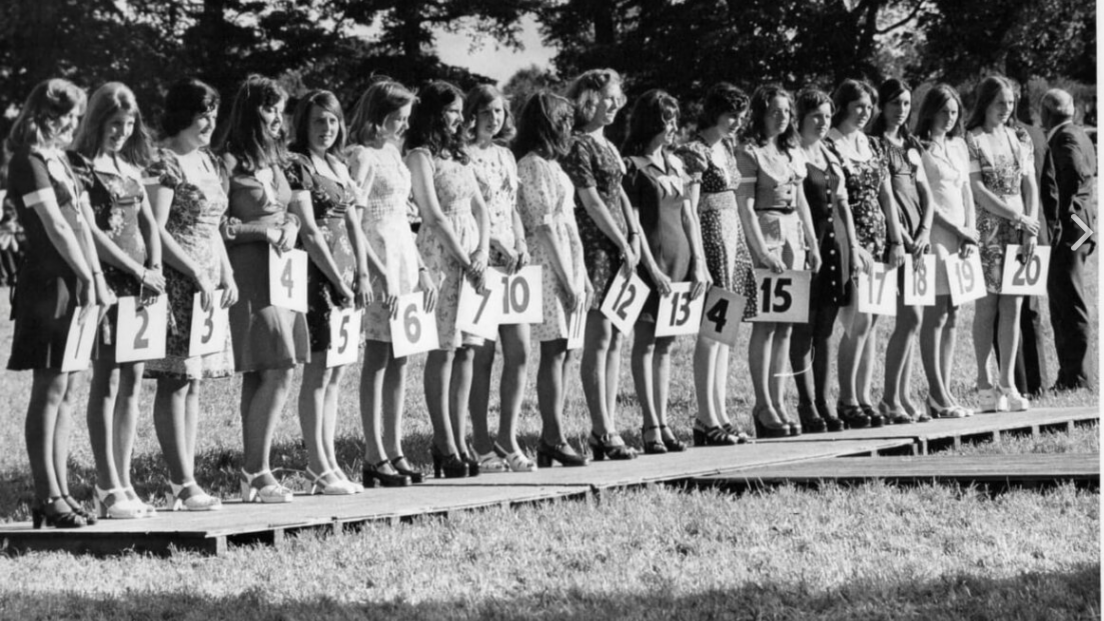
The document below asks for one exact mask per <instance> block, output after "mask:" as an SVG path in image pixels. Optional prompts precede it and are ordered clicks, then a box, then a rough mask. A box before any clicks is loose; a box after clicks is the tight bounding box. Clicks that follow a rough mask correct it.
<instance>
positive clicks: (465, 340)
mask: <svg viewBox="0 0 1104 621" xmlns="http://www.w3.org/2000/svg"><path fill="white" fill-rule="evenodd" d="M418 151H420V152H422V153H425V154H426V155H427V156H429V157H430V165H431V167H432V169H433V188H434V190H435V191H436V192H437V202H438V204H439V205H440V206H441V211H442V213H444V216H445V218H447V219H448V221H449V223H450V224H451V225H452V230H453V231H454V232H455V233H456V238H457V241H459V242H460V247H461V248H462V249H463V250H464V252H466V253H468V254H471V253H472V252H475V249H476V248H477V247H478V246H479V225H478V224H477V223H476V221H475V216H474V215H473V214H472V209H471V203H472V199H473V198H474V197H475V195H476V193H477V192H479V183H478V182H477V181H476V180H475V170H474V169H473V167H472V166H471V164H470V163H468V164H462V163H460V162H459V161H457V160H456V159H455V158H448V159H445V158H442V157H439V156H434V155H431V154H430V152H429V150H428V149H426V148H424V147H419V148H417V149H414V150H412V151H411V153H415V152H418ZM416 241H417V244H418V251H419V252H421V253H422V259H423V260H424V261H425V267H426V269H427V270H428V271H429V274H430V276H431V277H432V278H433V280H434V281H435V282H436V283H437V310H436V315H437V338H438V341H439V343H440V349H456V348H457V347H460V346H461V345H469V344H479V343H481V342H482V339H479V338H478V337H475V336H474V335H469V334H466V333H464V332H461V331H460V330H459V329H457V327H456V313H457V310H459V307H460V284H461V283H462V282H463V280H464V266H463V265H462V264H461V263H460V262H459V261H457V260H456V259H454V258H453V257H452V255H451V254H449V251H448V249H446V248H445V245H444V243H443V242H442V241H441V239H440V238H439V237H438V236H437V234H436V233H435V232H433V231H432V230H431V227H427V226H425V225H424V224H423V225H422V227H421V228H420V229H418V237H417V240H416Z"/></svg>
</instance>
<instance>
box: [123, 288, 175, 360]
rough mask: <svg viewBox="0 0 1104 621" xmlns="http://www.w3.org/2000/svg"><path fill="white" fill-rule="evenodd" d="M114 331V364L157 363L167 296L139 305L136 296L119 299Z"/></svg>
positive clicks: (162, 349) (162, 344) (162, 350)
mask: <svg viewBox="0 0 1104 621" xmlns="http://www.w3.org/2000/svg"><path fill="white" fill-rule="evenodd" d="M117 312H118V318H119V320H118V322H117V324H116V328H115V362H137V361H140V360H160V359H161V358H164V357H165V345H166V341H167V337H168V331H169V296H167V295H159V296H157V298H156V299H155V300H154V301H153V303H151V304H146V305H145V306H143V305H142V304H141V299H140V298H138V297H137V296H128V297H122V298H119V306H118V311H117Z"/></svg>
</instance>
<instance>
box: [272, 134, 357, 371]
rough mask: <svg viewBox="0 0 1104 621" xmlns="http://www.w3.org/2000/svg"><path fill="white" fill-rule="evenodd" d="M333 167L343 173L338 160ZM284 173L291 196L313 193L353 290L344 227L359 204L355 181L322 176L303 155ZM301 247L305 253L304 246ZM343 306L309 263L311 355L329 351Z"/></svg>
mask: <svg viewBox="0 0 1104 621" xmlns="http://www.w3.org/2000/svg"><path fill="white" fill-rule="evenodd" d="M330 166H331V168H337V169H338V170H340V171H342V172H344V164H341V163H340V162H336V160H331V161H330ZM284 172H285V175H286V176H287V180H288V185H290V186H291V191H292V192H309V193H310V199H311V208H312V210H313V212H314V222H315V224H316V225H318V230H319V231H320V232H321V233H322V238H323V239H325V240H326V246H327V247H328V248H329V249H330V255H331V256H333V260H334V263H335V264H336V265H337V270H338V273H339V274H340V275H341V279H342V280H343V281H345V284H347V285H349V288H352V287H353V284H354V281H355V280H356V255H355V254H354V253H353V244H352V242H351V241H349V231H348V229H347V228H346V225H345V214H346V212H347V211H348V210H349V208H350V207H352V206H353V205H354V204H355V201H356V192H355V190H354V188H353V182H352V180H351V179H349V177H348V175H347V174H346V175H344V179H332V178H330V177H327V176H326V175H323V174H321V173H320V172H318V167H317V166H316V165H315V163H314V161H313V159H312V157H311V156H309V155H303V154H301V153H293V154H292V155H291V159H290V160H289V162H288V165H287V167H286V169H285V171H284ZM335 172H336V171H335ZM336 174H339V175H340V174H341V172H337V173H336ZM298 247H299V248H300V249H302V247H303V246H302V242H300V243H299V244H298ZM341 303H342V300H341V297H340V296H339V295H338V292H337V289H336V288H335V287H334V285H333V283H332V282H330V279H329V278H328V277H327V276H326V274H325V273H324V272H323V271H322V270H321V269H320V268H319V267H318V266H317V265H315V263H314V261H310V262H308V264H307V330H308V331H309V332H310V350H311V351H312V352H324V351H326V350H327V349H329V347H330V313H331V312H332V311H333V309H334V308H336V307H339V306H341Z"/></svg>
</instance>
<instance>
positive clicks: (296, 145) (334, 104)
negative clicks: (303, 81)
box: [289, 90, 345, 159]
mask: <svg viewBox="0 0 1104 621" xmlns="http://www.w3.org/2000/svg"><path fill="white" fill-rule="evenodd" d="M314 106H318V107H319V108H322V110H324V111H326V112H329V113H330V114H332V115H334V116H336V117H337V127H338V129H337V139H336V140H334V143H333V145H331V146H330V148H329V149H327V150H326V153H327V154H329V155H333V156H336V157H337V158H338V159H341V157H342V156H341V153H342V152H343V151H344V150H345V115H344V114H343V113H342V112H341V103H340V102H338V101H337V97H335V96H334V94H333V93H331V92H330V91H323V90H313V91H310V92H309V93H307V94H306V95H304V96H303V97H302V98H300V99H299V103H298V104H296V105H295V116H294V117H293V119H294V120H292V122H291V126H292V131H293V133H292V137H291V146H290V147H289V148H290V149H291V151H293V152H295V153H301V154H303V155H310V113H311V108H312V107H314Z"/></svg>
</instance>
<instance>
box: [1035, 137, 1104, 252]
mask: <svg viewBox="0 0 1104 621" xmlns="http://www.w3.org/2000/svg"><path fill="white" fill-rule="evenodd" d="M1039 194H1040V195H1041V196H1040V198H1041V199H1042V206H1043V214H1044V215H1045V216H1046V222H1047V226H1048V228H1049V229H1050V240H1051V244H1052V245H1054V246H1059V245H1062V246H1067V247H1068V246H1071V245H1072V244H1073V243H1074V242H1076V241H1077V240H1078V239H1080V237H1081V235H1082V234H1083V231H1082V230H1081V227H1079V226H1077V224H1076V223H1074V222H1073V220H1072V219H1071V218H1072V217H1073V216H1074V215H1075V214H1076V215H1077V217H1078V218H1080V219H1081V221H1082V222H1084V223H1085V224H1086V225H1087V226H1088V227H1089V228H1091V229H1092V230H1093V231H1095V230H1096V201H1095V198H1096V151H1095V149H1094V148H1093V143H1092V141H1091V140H1090V139H1089V136H1088V134H1086V133H1085V130H1084V129H1082V128H1081V127H1078V126H1077V125H1074V124H1073V123H1067V124H1066V125H1063V126H1062V127H1060V128H1058V131H1056V132H1054V135H1053V136H1051V138H1050V141H1049V142H1048V143H1047V154H1046V160H1045V161H1044V162H1043V175H1042V182H1041V183H1040V192H1039ZM1090 243H1091V244H1093V246H1095V245H1096V243H1095V241H1088V242H1086V244H1090Z"/></svg>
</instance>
